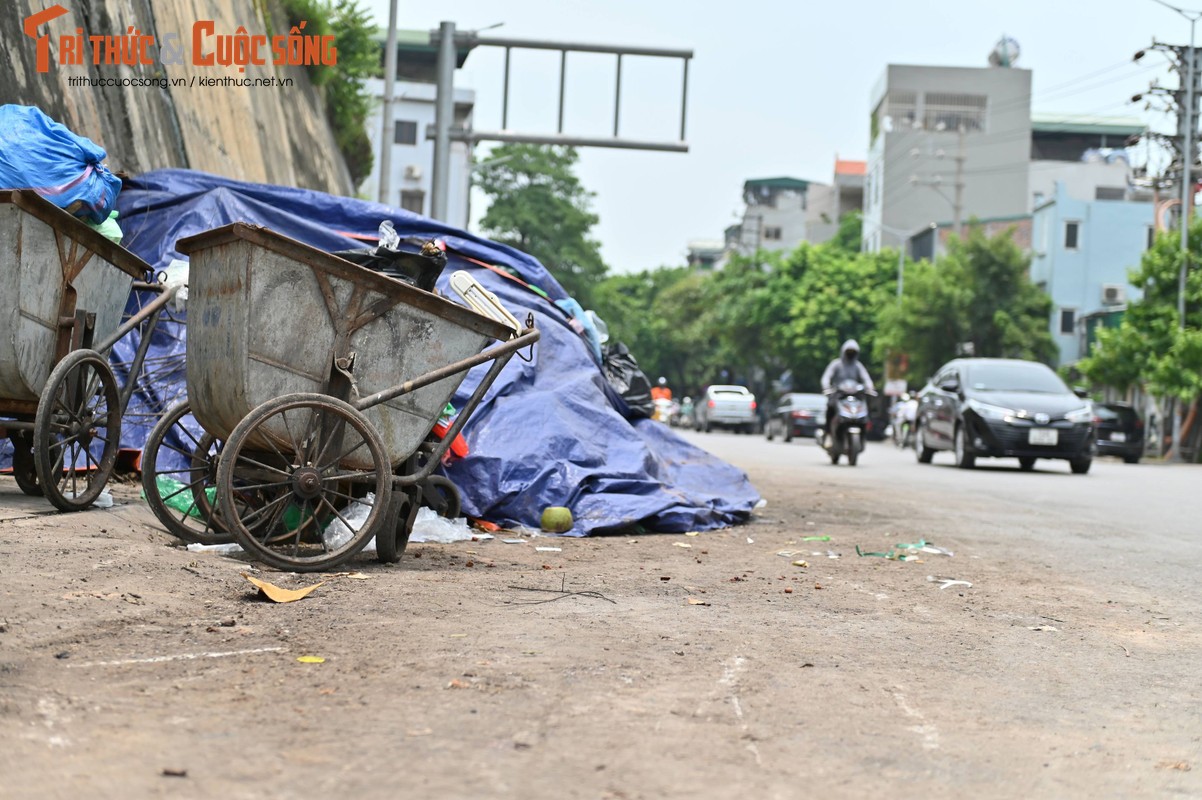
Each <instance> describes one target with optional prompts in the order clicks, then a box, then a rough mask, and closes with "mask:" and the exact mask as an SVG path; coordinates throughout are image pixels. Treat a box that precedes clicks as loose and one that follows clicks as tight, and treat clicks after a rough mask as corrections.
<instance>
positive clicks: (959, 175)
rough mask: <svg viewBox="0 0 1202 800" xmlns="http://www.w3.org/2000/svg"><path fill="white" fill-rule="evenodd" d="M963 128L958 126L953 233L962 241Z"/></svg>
mask: <svg viewBox="0 0 1202 800" xmlns="http://www.w3.org/2000/svg"><path fill="white" fill-rule="evenodd" d="M964 158H965V156H964V126H963V125H961V126H960V150H959V152H958V153H957V154H956V202H955V203H953V205H954V206H955V216H956V219H955V223H954V224H955V231H956V236H957V237H959V238H961V239H963V238H964V232H963V231H961V230H960V222H961V220H962V219H963V216H964Z"/></svg>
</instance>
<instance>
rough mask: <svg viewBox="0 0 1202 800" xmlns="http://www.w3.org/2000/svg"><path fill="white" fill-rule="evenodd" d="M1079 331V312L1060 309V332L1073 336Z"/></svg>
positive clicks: (1070, 309)
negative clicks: (1072, 334)
mask: <svg viewBox="0 0 1202 800" xmlns="http://www.w3.org/2000/svg"><path fill="white" fill-rule="evenodd" d="M1076 330H1077V311H1076V309H1072V308H1062V309H1060V332H1061V333H1067V334H1071V333H1074V332H1076Z"/></svg>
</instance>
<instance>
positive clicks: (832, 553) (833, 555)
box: [826, 550, 841, 558]
mask: <svg viewBox="0 0 1202 800" xmlns="http://www.w3.org/2000/svg"><path fill="white" fill-rule="evenodd" d="M826 557H827V558H841V556H840V555H839V554H838V553H836V552H835V551H834V550H827V551H826Z"/></svg>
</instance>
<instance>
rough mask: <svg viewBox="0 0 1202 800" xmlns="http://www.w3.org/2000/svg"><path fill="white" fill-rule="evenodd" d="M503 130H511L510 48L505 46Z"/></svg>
mask: <svg viewBox="0 0 1202 800" xmlns="http://www.w3.org/2000/svg"><path fill="white" fill-rule="evenodd" d="M501 130H503V131H507V130H509V48H508V47H506V48H505V88H504V90H503V91H502V92H501Z"/></svg>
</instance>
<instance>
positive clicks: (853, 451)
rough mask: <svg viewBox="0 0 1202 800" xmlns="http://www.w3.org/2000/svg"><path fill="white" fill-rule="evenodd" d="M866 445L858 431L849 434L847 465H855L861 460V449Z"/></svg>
mask: <svg viewBox="0 0 1202 800" xmlns="http://www.w3.org/2000/svg"><path fill="white" fill-rule="evenodd" d="M863 447H864V441H863V440H862V439H861V438H860V434H858V433H849V434H847V465H848V466H850V467H854V466H855V465H856V462H857V461H859V460H860V450H862V449H863Z"/></svg>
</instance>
